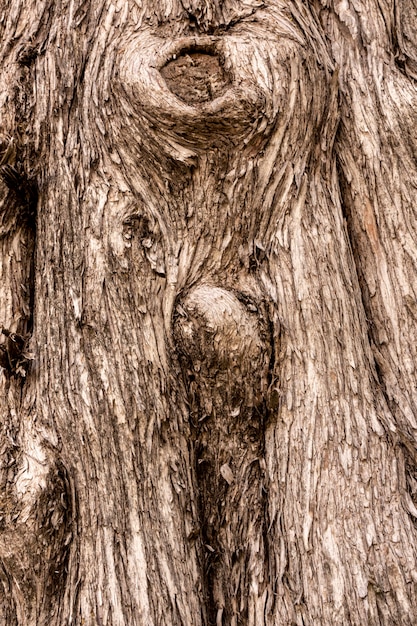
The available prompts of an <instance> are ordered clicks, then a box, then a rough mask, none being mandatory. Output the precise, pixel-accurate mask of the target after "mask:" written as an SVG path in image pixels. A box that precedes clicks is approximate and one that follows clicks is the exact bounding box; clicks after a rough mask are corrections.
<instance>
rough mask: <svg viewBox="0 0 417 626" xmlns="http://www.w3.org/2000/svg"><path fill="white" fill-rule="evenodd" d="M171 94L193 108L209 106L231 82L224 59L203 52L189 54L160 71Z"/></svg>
mask: <svg viewBox="0 0 417 626" xmlns="http://www.w3.org/2000/svg"><path fill="white" fill-rule="evenodd" d="M161 74H162V76H163V78H164V79H165V82H166V83H167V85H168V87H169V89H170V91H172V92H173V93H174V94H175V95H176V96H177V97H178V98H180V99H181V100H183V101H184V102H186V103H187V104H190V105H195V104H202V103H204V102H210V101H211V100H215V99H216V98H219V97H220V96H221V95H223V94H224V93H225V92H226V91H227V89H228V88H229V86H230V80H229V77H228V75H227V74H226V72H225V71H224V68H223V67H222V63H221V59H220V58H219V57H218V56H217V55H215V54H210V53H207V52H202V51H188V52H183V53H181V54H180V55H179V56H178V57H177V58H175V59H171V60H170V61H168V63H167V64H166V65H165V66H164V67H163V68H162V69H161Z"/></svg>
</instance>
